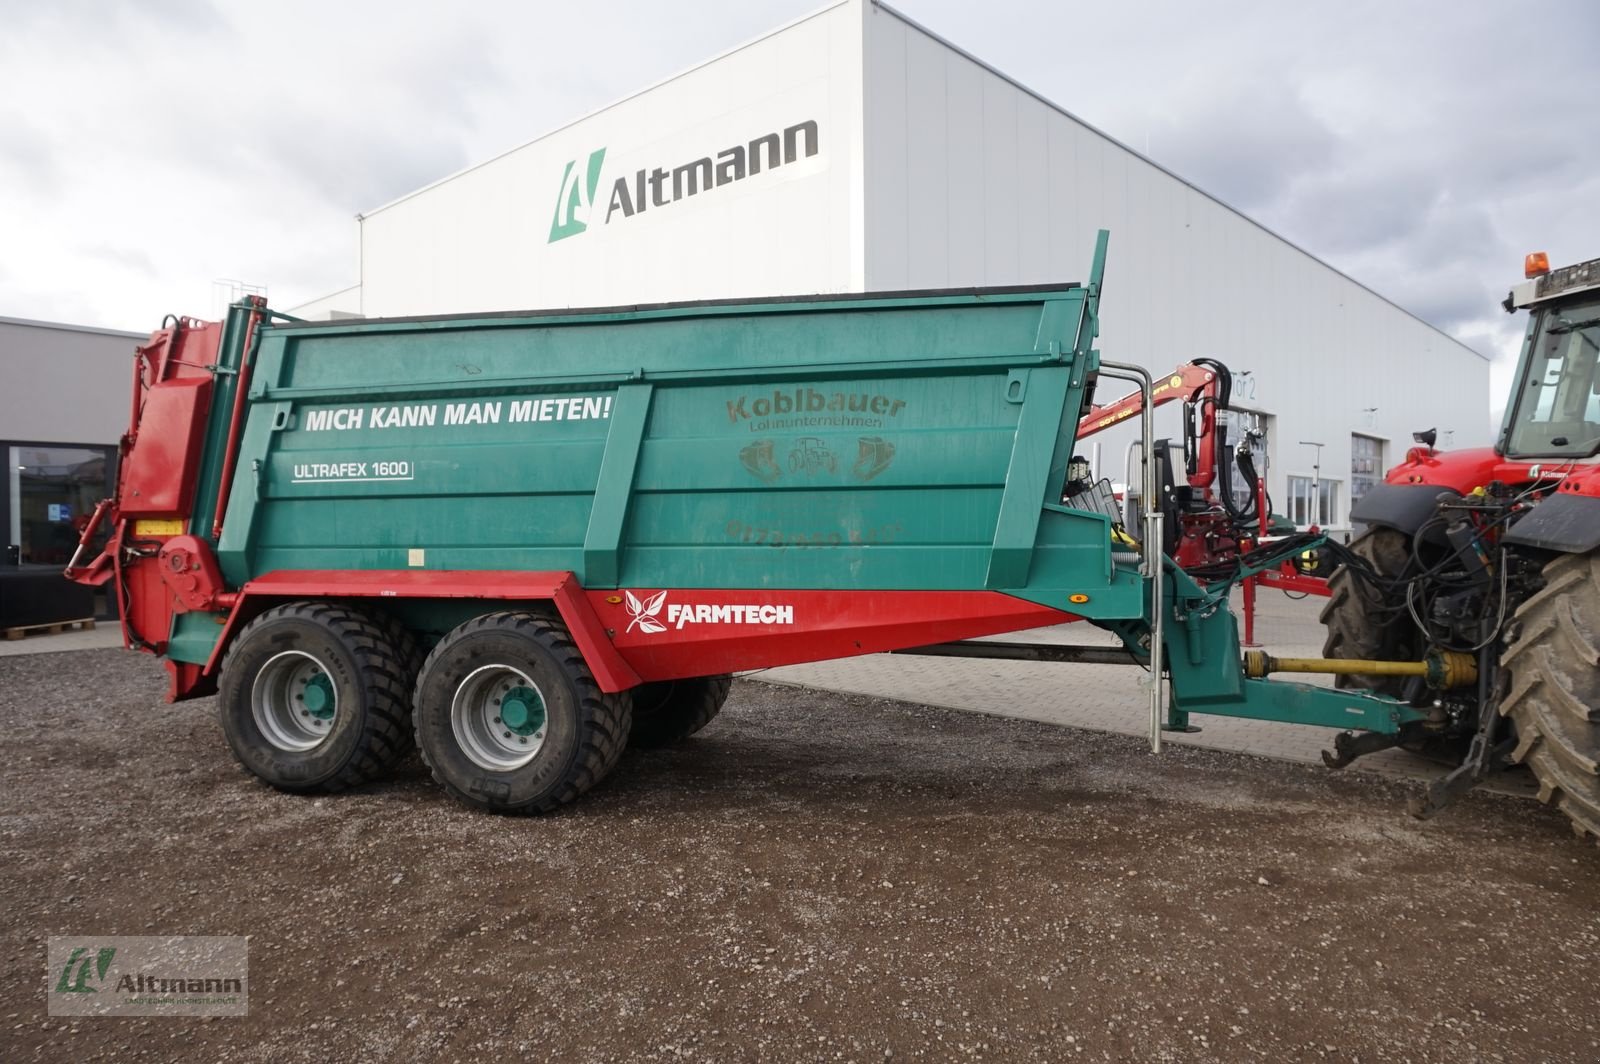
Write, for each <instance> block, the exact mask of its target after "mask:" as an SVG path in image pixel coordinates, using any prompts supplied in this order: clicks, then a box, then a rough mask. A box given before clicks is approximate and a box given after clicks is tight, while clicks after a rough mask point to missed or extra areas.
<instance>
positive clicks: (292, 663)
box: [250, 650, 339, 753]
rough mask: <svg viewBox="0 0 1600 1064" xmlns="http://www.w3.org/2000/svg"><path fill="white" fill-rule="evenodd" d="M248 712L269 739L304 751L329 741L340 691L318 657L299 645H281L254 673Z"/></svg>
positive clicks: (279, 745) (281, 745) (289, 748)
mask: <svg viewBox="0 0 1600 1064" xmlns="http://www.w3.org/2000/svg"><path fill="white" fill-rule="evenodd" d="M250 712H251V715H252V716H254V717H255V721H256V727H257V728H258V729H260V731H261V734H262V736H264V737H265V738H266V740H267V742H269V743H271V744H272V745H273V746H275V747H277V748H278V749H279V750H287V751H290V752H291V753H302V752H304V751H306V750H310V749H313V748H314V747H317V746H320V745H321V744H322V743H324V742H326V741H327V738H328V735H329V734H330V733H331V732H332V731H333V722H334V720H335V718H337V716H338V713H339V692H338V689H337V688H335V687H334V685H333V678H332V676H330V675H329V673H328V669H327V666H325V665H324V664H323V663H322V662H320V661H318V660H317V659H316V658H314V657H312V656H311V655H310V654H307V653H306V652H305V651H303V650H285V651H284V652H283V653H281V654H277V655H274V656H273V657H271V658H269V659H268V660H267V663H266V664H265V665H263V666H261V671H260V672H258V673H256V680H255V683H254V684H253V685H252V686H251V688H250Z"/></svg>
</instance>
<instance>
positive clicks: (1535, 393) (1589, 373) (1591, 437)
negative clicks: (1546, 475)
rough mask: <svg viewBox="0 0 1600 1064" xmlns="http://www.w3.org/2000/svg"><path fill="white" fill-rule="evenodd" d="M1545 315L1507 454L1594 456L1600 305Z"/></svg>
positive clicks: (1599, 415) (1598, 432)
mask: <svg viewBox="0 0 1600 1064" xmlns="http://www.w3.org/2000/svg"><path fill="white" fill-rule="evenodd" d="M1540 314H1541V319H1540V322H1539V330H1538V333H1537V334H1536V335H1535V337H1534V341H1533V348H1532V350H1531V351H1530V352H1529V355H1528V366H1527V376H1526V378H1525V379H1524V380H1523V382H1522V387H1521V388H1520V389H1519V394H1518V396H1517V409H1516V414H1515V415H1514V417H1513V419H1512V423H1511V438H1510V441H1509V447H1508V449H1507V453H1508V454H1513V455H1522V456H1527V457H1535V456H1555V455H1574V456H1586V455H1591V454H1594V453H1596V451H1600V372H1597V370H1600V303H1586V304H1582V305H1573V306H1566V307H1553V308H1550V309H1547V310H1544V311H1541V312H1540Z"/></svg>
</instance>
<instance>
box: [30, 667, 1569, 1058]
mask: <svg viewBox="0 0 1600 1064" xmlns="http://www.w3.org/2000/svg"><path fill="white" fill-rule="evenodd" d="M161 690H162V674H161V672H160V669H159V666H158V665H157V664H156V663H155V662H153V661H152V660H150V659H148V658H143V657H137V656H134V655H131V654H126V653H123V652H120V651H87V652H81V653H71V654H51V655H38V656H23V657H15V658H8V659H4V660H0V759H3V760H0V764H3V766H4V768H3V772H4V776H3V780H4V786H3V788H0V950H3V954H4V958H5V963H6V965H7V970H8V972H9V973H10V975H11V978H8V979H6V980H4V981H3V989H0V1059H4V1060H6V1061H13V1060H35V1059H44V1060H50V1061H62V1060H110V1059H116V1060H135V1059H149V1060H177V1059H184V1060H188V1059H195V1060H215V1061H256V1060H274V1061H275V1060H304V1061H317V1062H324V1061H357V1060H361V1061H366V1060H382V1061H410V1060H431V1059H461V1058H465V1057H467V1056H469V1055H472V1056H474V1057H477V1056H485V1055H486V1056H487V1058H488V1059H504V1058H509V1057H511V1056H513V1055H516V1056H521V1057H528V1058H533V1059H543V1060H561V1061H564V1062H565V1061H574V1062H576V1061H634V1060H683V1059H689V1060H703V1061H743V1060H751V1061H753V1060H763V1061H787V1060H795V1061H811V1060H836V1059H837V1060H856V1061H882V1060H887V1059H895V1060H904V1059H927V1060H950V1059H1017V1060H1038V1061H1061V1060H1079V1059H1081V1060H1086V1061H1087V1060H1139V1061H1156V1060H1182V1061H1211V1060H1214V1061H1240V1060H1250V1059H1261V1060H1269V1061H1280V1060H1302V1059H1311V1060H1315V1059H1327V1060H1364V1061H1380V1060H1395V1061H1400V1060H1413V1061H1471V1060H1515V1061H1558V1060H1571V1061H1594V1060H1596V1059H1600V1008H1597V1005H1596V1001H1597V993H1600V990H1597V987H1600V984H1597V982H1596V978H1597V977H1596V972H1597V971H1600V916H1597V914H1600V906H1597V904H1596V903H1597V900H1600V874H1597V873H1600V849H1597V848H1595V847H1593V846H1588V845H1584V844H1583V843H1581V842H1580V841H1578V840H1577V839H1575V838H1574V837H1573V836H1572V835H1571V833H1570V832H1569V831H1568V829H1567V827H1566V825H1565V823H1564V821H1563V820H1562V819H1561V818H1560V817H1559V816H1558V815H1556V814H1554V813H1552V812H1551V811H1549V810H1547V809H1546V808H1544V807H1543V806H1540V805H1537V804H1535V803H1532V802H1527V801H1519V800H1513V799H1506V798H1501V797H1497V796H1493V795H1486V794H1476V795H1473V796H1471V797H1469V798H1468V799H1467V800H1465V801H1463V802H1462V803H1461V804H1460V805H1459V806H1457V807H1455V808H1453V809H1452V810H1450V811H1449V812H1448V813H1446V814H1445V815H1444V816H1442V817H1440V818H1438V819H1436V820H1434V821H1431V822H1428V823H1419V822H1417V821H1414V820H1411V819H1409V818H1407V817H1406V816H1405V814H1404V812H1403V802H1404V798H1405V796H1406V795H1407V793H1408V788H1407V787H1405V786H1403V785H1400V784H1396V783H1393V782H1388V781H1383V780H1379V779H1375V778H1372V777H1366V776H1359V775H1336V774H1331V773H1327V772H1325V771H1321V770H1314V769H1310V768H1307V767H1304V766H1297V765H1286V764H1280V763H1274V762H1269V761H1262V760H1256V759H1252V758H1248V757H1241V756H1237V755H1230V754H1224V753H1217V752H1213V751H1206V750H1198V749H1184V748H1176V749H1169V750H1168V752H1167V753H1165V754H1163V755H1162V757H1160V758H1152V757H1151V756H1150V755H1149V754H1148V752H1147V751H1146V750H1145V748H1144V746H1143V744H1142V743H1140V742H1139V741H1137V740H1132V739H1128V738H1125V737H1118V736H1107V735H1097V734H1088V733H1081V732H1073V731H1069V730H1065V729H1061V728H1056V727H1051V726H1048V725H1041V724H1035V723H1030V722H1026V721H1015V720H1004V719H995V718H990V717H981V716H975V715H968V714H963V713H959V712H953V711H949V710H938V709H930V708H926V707H918V706H913V705H906V704H903V703H897V702H889V701H882V700H873V699H867V698H858V697H851V696H839V695H825V694H819V693H817V692H812V691H805V690H793V689H787V688H779V687H772V686H768V685H765V684H761V683H757V682H749V681H745V682H741V683H739V684H738V685H736V687H735V690H734V695H733V698H732V699H731V700H730V702H729V704H728V707H727V709H726V710H725V711H724V713H723V715H722V716H721V717H720V718H719V719H718V720H717V721H715V722H714V723H713V724H712V725H711V726H710V727H709V728H708V729H706V731H705V732H703V733H702V734H701V735H700V736H699V737H697V738H696V739H694V740H692V741H690V742H689V743H687V744H685V745H684V746H683V747H681V748H679V749H677V750H673V751H668V752H664V753H662V752H657V753H650V754H642V753H630V754H629V755H628V756H627V757H625V758H624V759H623V761H622V764H621V766H620V767H619V768H618V770H617V772H616V773H615V774H614V775H613V776H612V778H611V779H610V780H609V781H608V782H607V783H605V784H603V785H602V786H601V787H600V788H599V789H597V790H596V791H595V792H594V793H592V794H591V795H590V796H589V797H587V798H586V799H584V800H583V801H581V802H580V803H578V805H576V806H575V807H573V808H571V809H570V810H568V811H565V812H563V813H561V814H558V815H555V816H550V817H546V818H543V819H533V820H511V819H503V818H497V817H492V816H488V815H485V814H481V813H477V812H473V811H471V810H468V809H466V808H464V807H461V806H458V805H456V804H455V803H454V802H452V801H451V800H449V799H448V798H446V797H445V796H444V795H443V794H442V793H441V792H440V791H439V790H438V789H436V788H435V787H434V786H433V785H432V784H431V783H430V782H429V781H428V779H427V778H426V776H425V774H424V772H423V770H422V769H421V767H420V764H418V763H415V762H413V763H409V764H407V765H406V766H405V767H404V768H403V769H402V771H401V773H400V774H399V777H398V778H397V779H396V780H395V781H394V782H392V783H390V784H387V785H384V786H380V787H374V788H371V789H368V790H365V791H362V792H359V793H353V794H348V795H341V796H337V797H328V798H321V799H312V798H297V797H291V796H287V795H282V794H278V793H275V792H273V791H271V790H269V789H267V788H265V787H263V786H261V785H259V784H257V783H255V782H254V781H253V780H251V779H249V778H248V777H246V776H244V775H242V774H241V773H240V772H239V771H238V770H237V769H236V768H235V767H234V764H233V762H232V760H231V758H230V756H229V754H228V752H227V749H226V747H225V745H224V743H223V740H222V736H221V732H220V730H219V729H218V727H217V725H216V722H215V719H214V714H213V713H212V712H211V709H212V706H211V704H210V702H209V701H208V702H202V703H191V704H188V705H183V706H176V707H172V706H165V705H162V704H161V703H160V694H161ZM152 933H168V934H179V933H182V934H216V935H248V936H250V952H251V956H250V981H251V986H252V987H253V990H252V993H251V997H250V1015H249V1016H248V1017H247V1018H242V1019H232V1018H218V1019H210V1020H193V1019H178V1018H159V1019H155V1018H152V1019H78V1020H68V1019H61V1018H55V1019H52V1018H48V1017H47V1016H46V1015H45V1002H44V991H43V983H44V981H45V978H46V975H45V972H44V944H45V938H46V936H49V935H53V934H123V935H134V934H152Z"/></svg>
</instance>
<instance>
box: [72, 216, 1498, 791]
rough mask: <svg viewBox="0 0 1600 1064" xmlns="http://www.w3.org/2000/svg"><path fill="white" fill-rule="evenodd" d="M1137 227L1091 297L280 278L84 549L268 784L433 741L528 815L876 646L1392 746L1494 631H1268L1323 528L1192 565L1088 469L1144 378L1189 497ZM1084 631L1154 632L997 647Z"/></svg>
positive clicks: (95, 580)
mask: <svg viewBox="0 0 1600 1064" xmlns="http://www.w3.org/2000/svg"><path fill="white" fill-rule="evenodd" d="M1105 252H1106V234H1104V233H1102V234H1101V236H1100V240H1099V243H1098V245H1097V247H1096V251H1095V257H1094V261H1093V266H1092V269H1091V271H1090V274H1089V280H1088V282H1087V283H1085V284H1061V285H1045V286H1029V287H1010V288H988V289H977V290H962V291H935V292H902V293H890V294H866V295H847V296H820V297H806V298H779V299H766V300H753V301H744V302H703V303H676V304H661V305H655V306H636V307H611V308H602V309H593V310H556V311H542V312H526V313H496V314H473V315H465V316H459V317H426V318H403V319H402V318H394V319H372V320H356V321H340V322H334V323H310V322H299V321H294V320H288V319H286V317H285V316H284V315H282V314H279V313H277V312H275V311H272V310H270V309H269V308H268V307H267V305H266V302H265V300H264V299H262V298H260V297H256V296H250V297H246V298H245V299H243V300H241V301H240V302H238V303H236V304H235V305H234V306H233V307H232V308H231V309H230V310H229V313H228V315H227V318H226V320H225V321H223V322H216V323H207V322H201V321H196V320H192V319H187V318H169V319H168V320H167V321H166V322H165V323H164V325H163V327H162V328H161V329H160V330H158V331H157V332H155V333H154V334H153V335H152V336H151V338H150V340H149V342H148V343H146V344H144V345H143V346H141V347H139V348H138V350H137V354H136V357H135V359H134V373H133V396H132V419H131V425H130V427H129V429H128V432H127V434H126V436H124V438H123V440H122V445H121V475H120V477H119V479H118V485H117V489H116V493H115V496H114V497H113V498H112V499H108V500H106V501H105V502H104V503H102V504H101V506H100V507H99V509H98V510H97V511H96V512H95V514H94V517H93V519H92V521H91V522H90V524H89V526H88V527H87V528H86V529H85V532H84V535H83V540H82V546H81V548H80V551H79V555H78V556H77V557H75V558H74V559H73V564H72V566H71V567H70V568H69V569H68V575H69V576H70V577H71V578H73V579H76V580H79V581H82V582H85V583H91V584H109V585H111V587H112V588H114V589H115V594H116V595H117V598H118V600H119V602H120V604H121V607H122V618H123V631H124V635H125V639H126V642H127V644H128V645H129V646H131V647H135V648H138V649H140V650H143V651H146V652H149V653H152V654H157V655H160V656H161V657H162V658H163V659H164V661H165V664H166V668H167V671H168V674H169V677H170V687H169V690H168V697H169V699H170V700H173V701H177V700H182V699H188V698H195V697H200V696H205V695H210V694H213V693H215V694H216V695H217V696H218V699H217V702H218V710H219V713H220V716H221V722H222V727H223V730H224V732H225V734H226V736H227V740H228V742H229V744H230V746H231V747H232V749H233V753H234V755H235V756H236V757H237V758H238V759H239V761H240V762H242V763H243V765H244V766H245V767H246V768H247V769H248V770H249V771H250V772H252V773H254V774H255V775H256V776H258V777H260V778H261V779H263V780H265V781H266V782H267V783H269V784H271V785H273V786H275V787H278V788H282V789H284V790H288V791H298V792H327V791H336V790H340V789H343V788H346V787H350V786H352V785H357V784H361V783H365V782H367V781H370V780H373V779H375V778H377V777H379V776H381V775H382V774H383V773H385V772H386V771H388V770H389V769H390V768H392V767H393V766H394V765H395V763H396V762H397V761H399V760H400V759H401V758H402V757H403V756H404V755H405V754H406V753H407V752H408V750H410V749H411V747H412V744H413V743H414V744H415V745H416V746H417V747H419V748H420V749H421V752H422V755H423V757H424V758H425V760H426V761H427V763H428V765H429V766H430V768H431V769H432V772H433V775H434V777H435V778H436V779H437V780H438V781H439V782H440V783H441V784H442V785H443V786H444V787H445V788H446V789H447V790H448V791H449V792H450V793H451V794H452V795H454V796H455V797H457V798H459V799H461V800H462V801H464V802H467V803H469V804H472V805H474V806H478V807H481V808H484V809H488V810H493V811H496V812H504V813H530V812H539V811H545V810H550V809H553V808H556V807H557V806H560V805H562V804H564V803H566V802H570V801H572V800H573V799H575V798H577V797H578V796H579V795H581V794H582V793H584V792H585V791H586V790H588V789H589V788H590V787H592V786H593V785H594V784H595V783H597V782H599V781H600V780H601V779H602V778H604V776H605V775H606V774H607V773H608V772H609V771H610V770H611V769H612V767H613V766H614V765H615V764H616V762H617V760H618V758H619V756H620V754H621V752H622V750H623V748H624V746H625V745H627V744H628V743H629V742H630V740H631V741H632V742H634V743H636V744H661V743H666V742H672V741H675V740H677V739H681V738H683V737H685V736H687V735H689V734H691V733H692V732H694V731H695V730H697V729H698V728H700V727H702V726H703V725H705V723H706V722H707V721H709V720H710V719H711V718H712V717H713V716H714V715H715V714H716V712H717V710H718V709H719V708H720V706H721V704H722V700H723V699H724V698H725V697H726V696H727V693H728V688H729V682H730V680H729V677H730V674H732V673H734V672H737V671H740V670H746V669H758V668H765V667H769V666H778V665H787V664H792V663H796V662H803V661H814V660H820V659H826V658H837V657H844V656H848V655H855V654H870V653H877V652H884V651H908V650H920V651H924V652H929V653H945V654H950V653H958V654H974V655H983V656H997V655H999V656H1016V657H1029V656H1032V657H1040V656H1044V657H1047V658H1050V659H1052V660H1078V661H1121V662H1126V663H1129V664H1131V665H1137V666H1142V667H1143V668H1144V669H1145V670H1147V672H1152V673H1154V674H1155V675H1156V676H1157V677H1158V678H1157V680H1156V681H1155V682H1150V683H1148V685H1147V686H1148V697H1149V714H1150V739H1151V743H1152V746H1153V747H1154V748H1156V749H1159V747H1160V743H1161V736H1162V731H1163V730H1164V729H1184V728H1187V727H1188V726H1189V720H1188V717H1189V714H1191V713H1213V714H1224V715H1232V716H1242V717H1254V718H1262V719H1271V720H1282V721H1294V722H1299V723H1310V724H1319V725H1327V726H1332V727H1336V728H1341V729H1348V730H1350V731H1351V733H1352V736H1351V737H1349V738H1347V740H1346V743H1345V747H1342V748H1341V749H1342V750H1344V749H1345V748H1346V747H1348V745H1349V743H1350V742H1354V743H1357V744H1360V743H1361V742H1363V741H1371V742H1373V743H1376V744H1378V745H1382V744H1392V743H1394V742H1399V741H1401V739H1402V738H1404V737H1414V736H1415V735H1416V734H1419V731H1418V730H1419V729H1423V730H1425V729H1427V728H1429V727H1431V726H1434V725H1435V724H1436V722H1437V721H1438V719H1440V713H1439V710H1438V706H1440V705H1443V706H1454V705H1456V704H1457V702H1460V703H1461V704H1463V705H1465V704H1466V703H1467V701H1470V699H1471V698H1472V697H1473V696H1474V692H1475V691H1476V690H1477V688H1478V686H1479V685H1480V682H1481V680H1482V675H1481V668H1482V655H1480V654H1476V653H1471V652H1463V651H1457V650H1452V649H1446V648H1440V647H1425V646H1419V647H1417V648H1416V650H1417V652H1416V653H1415V654H1414V655H1412V660H1409V661H1405V662H1374V661H1351V662H1337V661H1335V662H1329V661H1326V660H1322V659H1315V660H1296V661H1286V660H1278V659H1273V658H1271V657H1269V656H1267V655H1264V654H1251V655H1249V656H1248V657H1247V656H1244V655H1242V654H1241V651H1240V646H1239V639H1238V635H1237V632H1236V628H1235V622H1234V617H1233V615H1232V614H1231V613H1230V612H1229V610H1228V592H1229V589H1230V588H1231V587H1232V586H1233V584H1235V583H1236V582H1238V581H1239V580H1241V579H1244V578H1245V577H1247V576H1249V575H1251V574H1252V573H1257V572H1262V571H1266V570H1268V569H1273V568H1276V567H1277V566H1278V565H1279V564H1280V563H1281V562H1282V561H1283V560H1284V559H1285V558H1289V557H1293V556H1295V555H1298V554H1300V553H1302V552H1303V551H1305V550H1307V549H1309V548H1311V547H1314V546H1316V545H1318V544H1319V543H1320V542H1321V539H1320V537H1306V536H1300V537H1291V538H1290V539H1288V540H1285V541H1280V542H1278V543H1276V544H1274V545H1272V546H1270V547H1265V548H1261V549H1260V550H1258V551H1256V552H1254V553H1246V554H1244V555H1243V556H1241V557H1240V559H1239V562H1238V567H1237V570H1236V571H1235V572H1234V573H1233V574H1232V576H1231V577H1228V578H1226V579H1210V580H1208V582H1206V583H1201V582H1199V581H1197V580H1196V579H1194V578H1191V577H1190V576H1188V575H1187V574H1185V573H1184V572H1183V571H1182V570H1181V569H1179V568H1177V567H1176V566H1175V565H1174V564H1173V562H1172V561H1171V559H1169V558H1167V557H1166V556H1165V555H1164V554H1163V553H1162V551H1161V544H1162V542H1163V532H1162V529H1163V523H1164V522H1165V521H1167V520H1169V519H1170V518H1172V516H1173V515H1172V514H1170V513H1166V512H1163V510H1162V508H1159V507H1153V508H1150V509H1149V512H1147V513H1146V514H1145V515H1144V516H1143V517H1142V522H1143V527H1142V528H1140V529H1135V530H1132V532H1133V536H1132V537H1131V538H1130V537H1129V536H1127V535H1123V534H1121V533H1120V532H1116V531H1115V529H1116V524H1117V518H1116V515H1115V514H1114V512H1113V513H1108V512H1105V511H1104V508H1099V507H1095V506H1092V505H1090V504H1088V503H1087V502H1084V501H1083V500H1087V499H1091V498H1092V497H1093V496H1094V494H1095V493H1093V492H1081V491H1073V492H1069V485H1068V483H1067V476H1068V467H1069V464H1071V460H1072V458H1073V457H1074V444H1075V437H1076V432H1077V426H1078V423H1079V419H1080V418H1081V417H1083V416H1084V415H1085V414H1086V413H1087V412H1088V411H1089V410H1090V409H1092V403H1093V396H1094V392H1095V389H1096V386H1097V383H1098V382H1099V381H1101V380H1102V379H1103V378H1108V377H1116V378H1122V379H1125V380H1130V381H1132V382H1134V383H1135V384H1136V385H1137V386H1138V387H1139V388H1140V389H1141V390H1142V391H1143V392H1144V393H1145V402H1144V404H1143V412H1142V415H1141V416H1142V419H1143V421H1144V424H1145V432H1144V444H1143V447H1144V452H1143V467H1142V468H1143V478H1144V483H1143V486H1142V487H1143V492H1142V497H1143V498H1145V499H1156V498H1160V497H1161V485H1159V484H1158V483H1157V482H1156V472H1155V471H1156V468H1157V463H1156V462H1154V461H1153V460H1152V452H1151V444H1152V433H1151V431H1150V417H1151V415H1150V410H1151V407H1152V405H1153V404H1152V403H1151V402H1150V395H1149V393H1150V389H1151V381H1150V377H1149V375H1148V373H1147V372H1146V371H1145V370H1143V369H1141V368H1139V367H1136V366H1131V365H1120V364H1118V363H1115V362H1111V361H1106V360H1102V359H1101V357H1100V354H1099V352H1098V351H1097V349H1096V347H1095V338H1096V336H1097V334H1098V332H1099V321H1098V302H1099V296H1100V288H1101V282H1102V276H1103V267H1104V262H1105ZM1078 464H1079V466H1080V468H1081V462H1080V463H1078ZM1063 500H1066V501H1063ZM1356 564H1357V565H1358V567H1359V562H1358V563H1356ZM1072 620H1081V621H1085V622H1087V623H1090V624H1094V625H1096V626H1099V627H1101V628H1105V629H1107V630H1109V631H1111V632H1113V633H1115V635H1116V636H1117V637H1118V639H1119V641H1120V648H1112V647H1107V646H1084V647H1052V648H1049V649H1048V650H1045V649H1043V648H1037V647H1032V648H1030V647H1028V646H1026V645H1021V644H1007V643H999V644H996V643H992V642H978V643H973V642H969V641H971V640H973V639H974V638H975V637H980V636H993V635H996V634H999V633H1005V632H1012V631H1019V630H1023V629H1029V628H1037V627H1040V626H1043V625H1051V624H1057V623H1061V622H1066V621H1072ZM1277 670H1299V671H1331V672H1341V673H1353V674H1361V675H1370V674H1375V673H1376V674H1382V675H1385V676H1392V675H1401V676H1406V677H1414V678H1415V679H1416V682H1417V684H1418V685H1420V686H1419V689H1420V690H1422V691H1423V692H1425V697H1421V698H1416V697H1413V698H1402V697H1397V696H1395V695H1393V694H1376V693H1371V692H1368V691H1361V690H1340V689H1332V688H1323V687H1315V686H1305V685H1301V684H1295V683H1285V682H1277V681H1273V680H1269V679H1266V678H1264V677H1265V674H1266V673H1268V672H1271V671H1277ZM1356 733H1359V735H1357V734H1356Z"/></svg>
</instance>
